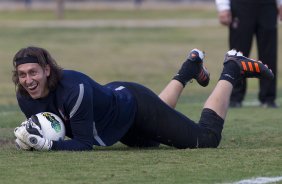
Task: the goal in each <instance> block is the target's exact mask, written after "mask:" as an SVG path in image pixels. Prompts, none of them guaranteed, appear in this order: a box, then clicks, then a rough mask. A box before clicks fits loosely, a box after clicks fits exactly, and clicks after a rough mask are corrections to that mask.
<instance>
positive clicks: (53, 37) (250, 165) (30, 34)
mask: <svg viewBox="0 0 282 184" xmlns="http://www.w3.org/2000/svg"><path fill="white" fill-rule="evenodd" d="M146 11H148V10H146ZM146 11H145V10H144V12H143V11H141V10H140V12H138V13H139V14H140V15H138V14H137V15H135V16H136V17H132V14H131V13H132V12H130V11H129V10H126V11H121V10H120V11H117V12H110V11H107V10H105V11H98V12H95V13H93V14H90V15H89V17H88V18H91V19H102V18H105V19H112V18H120V19H126V18H128V19H131V18H136V19H139V18H147V17H146V16H148V17H149V18H150V19H163V18H168V17H169V16H172V18H177V19H178V18H179V19H182V18H183V17H184V18H185V17H187V15H186V13H187V12H188V14H189V12H191V11H192V13H191V14H193V15H194V17H195V18H211V15H215V14H214V12H209V11H210V10H205V11H204V10H203V11H202V14H201V13H199V11H197V12H195V11H194V12H193V10H191V11H188V10H187V11H183V10H181V11H175V12H174V13H172V10H170V11H168V12H164V10H160V11H157V10H155V11H154V12H146ZM206 11H208V12H206ZM200 12H201V11H200ZM68 13H69V15H68V14H67V17H68V19H86V18H87V16H86V13H90V12H86V13H84V12H68ZM197 13H198V14H197ZM51 14H52V12H14V14H13V15H12V14H11V13H7V12H4V13H3V12H0V25H1V22H2V21H3V22H6V21H12V22H13V21H14V22H15V23H16V22H17V21H21V20H25V21H28V20H42V21H44V20H51V19H53V18H52V17H51V16H50V15H51ZM4 15H5V16H6V17H5V16H4ZM207 15H209V16H207ZM213 18H216V16H214V17H213ZM280 33H281V29H280ZM0 40H1V42H0V65H1V67H0V82H1V85H0V117H1V118H0V119H1V120H0V170H1V174H0V181H1V183H3V184H9V183H30V184H33V183H76V184H77V183H81V184H82V183H83V184H84V183H122V184H125V183H162V184H164V183H228V182H232V181H238V180H241V179H245V178H252V177H259V176H270V177H275V176H282V157H281V153H282V125H281V119H282V114H281V113H280V111H281V108H280V109H277V110H276V109H275V110H273V109H262V108H259V107H255V106H247V107H244V108H242V109H231V110H230V111H229V113H228V116H227V119H226V123H225V127H224V130H223V134H222V136H223V137H222V142H221V144H220V146H219V148H217V149H195V150H190V149H185V150H177V149H174V148H170V147H166V146H162V147H161V148H160V149H132V148H127V147H125V146H123V145H122V144H116V145H114V146H112V147H107V148H101V147H97V148H95V150H94V151H90V152H22V151H17V150H16V149H15V148H14V145H13V140H14V136H13V129H14V128H15V127H16V126H17V125H19V124H20V122H21V121H23V120H24V116H23V115H22V113H21V112H20V110H19V108H18V107H17V102H16V99H15V89H14V86H13V84H12V83H11V70H12V66H11V60H12V58H13V56H14V54H15V52H16V51H18V50H19V49H20V48H22V47H25V46H28V45H38V46H42V47H45V48H47V49H48V50H49V51H50V52H51V54H52V55H53V56H54V57H55V59H56V60H57V61H58V62H59V64H60V65H61V66H63V67H64V68H68V69H76V70H80V71H82V72H85V73H87V74H88V75H90V76H91V77H93V78H94V79H95V80H97V81H98V82H101V83H107V82H110V81H112V80H127V81H136V82H139V83H142V84H144V85H146V86H148V87H150V88H151V89H153V90H154V91H155V92H156V93H159V92H160V91H161V89H162V88H163V87H164V86H165V84H166V83H167V82H168V81H169V80H170V79H171V77H172V76H173V75H174V73H175V72H176V71H177V69H178V67H179V66H180V65H181V63H182V61H183V60H184V59H185V57H186V53H187V52H188V51H189V50H190V49H192V48H194V47H197V48H200V49H203V50H205V51H206V54H207V58H206V60H207V61H208V62H207V63H206V65H207V67H208V68H209V70H210V72H211V84H210V85H209V86H208V87H207V88H204V89H203V88H201V87H199V86H198V85H197V84H196V82H195V81H194V82H193V83H191V84H189V85H188V86H187V87H186V88H185V91H184V93H183V96H182V97H181V99H180V102H179V104H178V106H177V109H178V110H179V111H181V112H183V113H184V114H187V115H188V116H189V117H190V118H191V119H193V120H195V121H197V120H198V119H199V116H200V112H201V108H202V105H203V103H204V101H205V99H206V98H207V96H208V95H209V94H210V92H211V90H212V88H213V87H214V85H215V83H216V81H217V80H218V76H219V73H220V71H221V67H222V61H223V56H224V53H225V52H226V50H227V30H226V28H225V27H222V26H220V25H214V26H203V27H194V28H114V27H105V28H41V27H36V28H21V27H17V26H16V25H14V27H5V26H4V27H1V29H0ZM279 43H281V38H280V40H279ZM255 52H256V51H255V50H253V55H254V53H255ZM279 53H282V52H281V48H280V52H279ZM279 56H280V55H279ZM253 57H255V56H253ZM280 58H281V56H280ZM281 71H282V67H281V65H279V73H281ZM281 81H282V77H281V75H279V76H278V98H277V102H278V103H279V104H280V105H282V98H281V96H282V93H281V91H282V89H281V88H282V87H281V86H282V83H281ZM257 87H258V82H257V80H256V79H253V80H249V88H248V95H247V96H246V101H247V102H253V101H256V98H257Z"/></svg>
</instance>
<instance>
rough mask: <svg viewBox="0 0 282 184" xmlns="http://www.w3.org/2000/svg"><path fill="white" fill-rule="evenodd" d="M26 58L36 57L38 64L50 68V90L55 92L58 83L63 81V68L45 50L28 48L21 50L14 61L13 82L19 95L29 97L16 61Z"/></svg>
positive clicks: (48, 81) (48, 80)
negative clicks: (20, 80) (21, 82)
mask: <svg viewBox="0 0 282 184" xmlns="http://www.w3.org/2000/svg"><path fill="white" fill-rule="evenodd" d="M24 57H36V58H37V60H38V64H39V65H40V66H41V67H42V68H45V67H46V66H47V65H49V66H50V75H49V77H48V79H47V83H48V88H49V90H50V91H52V90H54V89H55V88H56V87H57V84H58V82H59V81H60V79H61V75H62V70H63V69H62V68H61V67H60V66H59V65H58V64H57V62H56V60H55V59H53V58H52V57H51V55H50V53H49V52H48V51H47V50H46V49H43V48H40V47H34V46H30V47H26V48H22V49H20V50H19V51H18V52H17V53H16V54H15V56H14V59H13V67H14V69H13V71H12V74H13V76H12V80H13V82H14V84H15V87H16V91H17V93H19V94H21V95H25V96H29V94H28V92H27V91H26V90H25V89H24V87H23V86H22V85H21V84H20V83H19V76H18V71H17V64H16V61H17V60H18V59H20V58H24Z"/></svg>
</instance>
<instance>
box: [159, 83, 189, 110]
mask: <svg viewBox="0 0 282 184" xmlns="http://www.w3.org/2000/svg"><path fill="white" fill-rule="evenodd" d="M183 89H184V86H183V85H182V84H181V83H180V82H179V81H177V80H171V81H170V82H169V83H168V85H167V86H166V87H165V88H164V89H163V91H162V92H161V93H160V94H159V97H160V99H161V100H162V101H163V102H165V103H166V104H167V105H169V106H170V107H171V108H175V107H176V104H177V102H178V99H179V97H180V95H181V93H182V91H183Z"/></svg>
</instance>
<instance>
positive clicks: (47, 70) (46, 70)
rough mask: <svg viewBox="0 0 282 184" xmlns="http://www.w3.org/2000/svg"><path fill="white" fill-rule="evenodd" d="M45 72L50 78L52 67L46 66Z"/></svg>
mask: <svg viewBox="0 0 282 184" xmlns="http://www.w3.org/2000/svg"><path fill="white" fill-rule="evenodd" d="M44 71H45V73H46V76H47V77H49V76H50V73H51V68H50V65H46V66H45V68H44Z"/></svg>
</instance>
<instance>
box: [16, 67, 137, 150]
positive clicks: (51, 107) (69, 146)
mask: <svg viewBox="0 0 282 184" xmlns="http://www.w3.org/2000/svg"><path fill="white" fill-rule="evenodd" d="M17 99H18V103H19V106H20V108H21V110H22V112H23V113H24V114H25V116H26V117H27V118H29V117H31V116H32V115H34V114H37V113H39V112H52V113H55V114H57V115H58V116H60V117H61V118H62V120H63V121H64V124H65V127H66V136H68V137H70V138H71V139H69V140H63V141H54V142H53V146H52V150H91V149H93V145H98V146H110V145H112V144H114V143H116V142H117V141H119V140H120V138H121V137H122V136H123V135H124V134H125V133H126V132H127V131H128V129H129V127H130V126H131V125H132V122H133V120H134V115H135V111H136V102H135V99H134V98H133V96H132V94H131V93H130V92H129V91H128V90H127V89H126V88H124V87H123V86H118V85H117V84H116V83H112V84H111V83H110V84H107V85H104V86H103V85H100V84H98V83H97V82H95V81H94V80H93V79H91V78H90V77H88V76H86V75H85V74H82V73H80V72H76V71H71V70H64V71H63V75H62V79H61V80H60V82H59V84H58V86H57V88H56V90H54V91H50V92H49V94H48V96H47V97H45V98H41V99H32V98H31V97H27V96H21V95H20V94H17Z"/></svg>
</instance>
